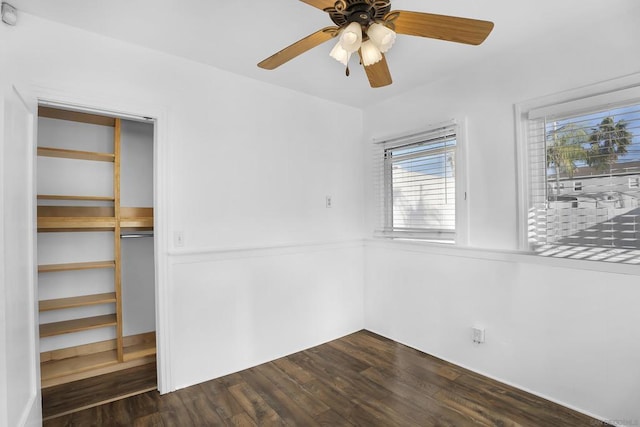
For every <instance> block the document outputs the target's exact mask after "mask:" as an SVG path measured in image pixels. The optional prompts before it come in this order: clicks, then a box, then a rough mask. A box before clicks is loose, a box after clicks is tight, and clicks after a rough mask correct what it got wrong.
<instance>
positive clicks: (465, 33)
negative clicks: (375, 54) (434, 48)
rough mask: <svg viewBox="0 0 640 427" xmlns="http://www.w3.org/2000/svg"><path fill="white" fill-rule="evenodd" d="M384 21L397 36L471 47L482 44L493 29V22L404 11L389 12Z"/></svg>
mask: <svg viewBox="0 0 640 427" xmlns="http://www.w3.org/2000/svg"><path fill="white" fill-rule="evenodd" d="M384 20H385V22H387V23H390V24H392V25H391V26H392V27H395V31H396V33H398V34H406V35H409V36H420V37H429V38H432V39H440V40H446V41H450V42H457V43H465V44H472V45H479V44H480V43H482V42H483V41H484V40H485V39H486V38H487V36H488V35H489V33H491V30H492V29H493V22H489V21H480V20H477V19H468V18H459V17H456V16H446V15H434V14H431V13H421V12H409V11H406V10H394V11H391V12H389V13H388V14H387V16H385V18H384Z"/></svg>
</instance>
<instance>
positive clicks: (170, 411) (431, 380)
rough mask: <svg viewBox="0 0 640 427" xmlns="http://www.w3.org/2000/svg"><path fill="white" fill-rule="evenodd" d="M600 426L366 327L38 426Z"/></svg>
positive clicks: (550, 403)
mask: <svg viewBox="0 0 640 427" xmlns="http://www.w3.org/2000/svg"><path fill="white" fill-rule="evenodd" d="M104 425H108V426H213V425H222V426H224V425H226V426H265V425H289V426H316V425H323V426H456V427H459V426H478V425H479V426H549V427H561V426H571V427H577V426H600V425H606V424H602V423H600V422H599V421H596V420H594V419H592V418H589V417H587V416H585V415H582V414H580V413H577V412H574V411H572V410H570V409H567V408H564V407H562V406H559V405H557V404H554V403H552V402H549V401H547V400H544V399H541V398H539V397H535V396H533V395H531V394H528V393H525V392H523V391H520V390H518V389H515V388H513V387H510V386H508V385H505V384H501V383H498V382H496V381H494V380H491V379H488V378H486V377H483V376H481V375H478V374H475V373H473V372H470V371H467V370H465V369H463V368H460V367H458V366H455V365H452V364H449V363H447V362H444V361H442V360H440V359H437V358H434V357H432V356H429V355H426V354H424V353H421V352H419V351H417V350H414V349H411V348H409V347H406V346H403V345H401V344H398V343H396V342H393V341H390V340H388V339H385V338H383V337H380V336H378V335H375V334H372V333H370V332H367V331H360V332H358V333H355V334H352V335H349V336H346V337H343V338H341V339H338V340H335V341H332V342H330V343H327V344H324V345H321V346H318V347H314V348H311V349H309V350H305V351H302V352H299V353H296V354H293V355H291V356H288V357H284V358H282V359H278V360H275V361H273V362H269V363H265V364H263V365H260V366H257V367H255V368H252V369H248V370H245V371H242V372H239V373H235V374H232V375H228V376H226V377H222V378H218V379H215V380H212V381H208V382H206V383H202V384H199V385H195V386H192V387H189V388H186V389H182V390H179V391H177V392H175V393H169V394H167V395H163V396H161V395H159V394H158V393H157V392H148V393H144V394H140V395H137V396H133V397H130V398H127V399H123V400H119V401H116V402H112V403H108V404H105V405H101V406H98V407H95V408H91V409H86V410H83V411H80V412H77V413H74V414H70V415H65V416H63V417H58V418H55V419H52V420H49V421H47V422H45V426H104Z"/></svg>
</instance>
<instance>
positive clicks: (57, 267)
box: [38, 261, 116, 273]
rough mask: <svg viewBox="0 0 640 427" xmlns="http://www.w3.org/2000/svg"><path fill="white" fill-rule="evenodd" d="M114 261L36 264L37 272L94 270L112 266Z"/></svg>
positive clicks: (114, 263)
mask: <svg viewBox="0 0 640 427" xmlns="http://www.w3.org/2000/svg"><path fill="white" fill-rule="evenodd" d="M115 265H116V262H115V261H91V262H72V263H67V264H46V265H39V266H38V273H51V272H56V271H73V270H94V269H99V268H114V267H115Z"/></svg>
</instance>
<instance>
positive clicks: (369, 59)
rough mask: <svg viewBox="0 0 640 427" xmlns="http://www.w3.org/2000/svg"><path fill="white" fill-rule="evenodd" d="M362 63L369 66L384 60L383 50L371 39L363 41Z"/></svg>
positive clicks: (361, 48)
mask: <svg viewBox="0 0 640 427" xmlns="http://www.w3.org/2000/svg"><path fill="white" fill-rule="evenodd" d="M360 51H361V57H362V65H364V66H365V67H369V66H371V65H373V64H375V63H377V62H380V61H382V52H380V49H378V47H377V46H376V45H375V43H373V42H372V41H371V40H367V41H365V42H364V43H362V46H361V47H360Z"/></svg>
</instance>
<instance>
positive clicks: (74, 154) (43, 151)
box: [38, 147, 115, 163]
mask: <svg viewBox="0 0 640 427" xmlns="http://www.w3.org/2000/svg"><path fill="white" fill-rule="evenodd" d="M38 156H41V157H59V158H62V159H76V160H94V161H96V162H111V163H113V162H114V161H115V154H112V153H96V152H93V151H79V150H67V149H65V148H53V147H38Z"/></svg>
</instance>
